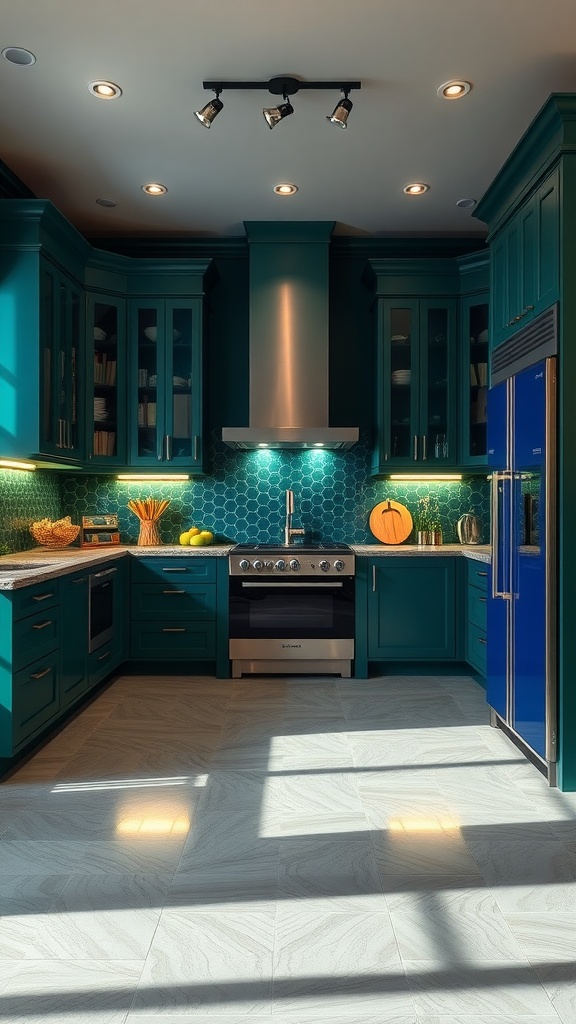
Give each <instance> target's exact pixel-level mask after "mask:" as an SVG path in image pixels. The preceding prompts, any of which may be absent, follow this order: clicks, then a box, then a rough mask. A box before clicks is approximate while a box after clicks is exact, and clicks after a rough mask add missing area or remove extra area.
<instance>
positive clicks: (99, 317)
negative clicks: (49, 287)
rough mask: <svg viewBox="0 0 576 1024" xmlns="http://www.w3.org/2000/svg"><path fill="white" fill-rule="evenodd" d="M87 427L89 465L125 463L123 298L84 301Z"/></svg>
mask: <svg viewBox="0 0 576 1024" xmlns="http://www.w3.org/2000/svg"><path fill="white" fill-rule="evenodd" d="M86 323H87V346H86V347H87V352H88V358H87V367H86V371H87V372H86V421H87V423H86V430H87V461H88V463H89V465H90V467H91V468H94V469H96V468H97V467H98V468H99V469H100V468H101V469H106V468H112V467H115V466H124V465H126V459H127V448H126V435H127V418H126V301H125V299H123V298H117V297H115V296H110V295H92V294H90V295H88V300H87V313H86Z"/></svg>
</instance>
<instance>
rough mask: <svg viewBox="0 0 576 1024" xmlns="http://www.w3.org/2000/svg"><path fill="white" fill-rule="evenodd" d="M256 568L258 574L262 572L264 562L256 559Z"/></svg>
mask: <svg viewBox="0 0 576 1024" xmlns="http://www.w3.org/2000/svg"><path fill="white" fill-rule="evenodd" d="M254 568H255V569H256V572H260V570H261V569H263V568H264V562H262V561H260V559H259V558H256V559H255V561H254Z"/></svg>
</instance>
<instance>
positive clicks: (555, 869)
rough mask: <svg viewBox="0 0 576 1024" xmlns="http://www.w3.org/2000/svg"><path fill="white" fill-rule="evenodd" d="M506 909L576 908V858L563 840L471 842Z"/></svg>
mask: <svg viewBox="0 0 576 1024" xmlns="http://www.w3.org/2000/svg"><path fill="white" fill-rule="evenodd" d="M470 850H471V853H472V856H473V857H474V860H475V861H476V863H477V864H478V867H479V868H480V870H481V871H482V874H483V875H484V877H485V879H486V881H487V883H488V885H489V886H490V887H491V888H492V889H493V890H494V895H495V896H496V899H497V900H498V904H499V906H500V908H501V909H502V910H503V911H504V913H524V912H528V913H529V912H531V911H534V912H541V913H546V912H547V911H552V910H553V911H560V912H564V913H569V912H572V913H573V912H574V911H575V910H576V858H574V857H572V856H571V855H570V854H569V853H568V851H567V850H566V849H565V848H564V846H563V845H562V843H559V842H542V841H533V842H524V841H520V840H519V841H516V842H507V843H505V842H502V843H501V842H470Z"/></svg>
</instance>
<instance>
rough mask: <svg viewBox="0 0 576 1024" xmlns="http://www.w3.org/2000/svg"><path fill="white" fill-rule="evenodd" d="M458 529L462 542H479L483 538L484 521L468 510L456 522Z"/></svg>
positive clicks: (459, 538)
mask: <svg viewBox="0 0 576 1024" xmlns="http://www.w3.org/2000/svg"><path fill="white" fill-rule="evenodd" d="M456 531H457V533H458V540H459V541H460V543H461V544H479V543H480V540H481V538H482V523H481V521H480V519H479V518H478V516H475V515H474V514H473V513H472V512H466V513H465V515H463V516H460V519H459V520H458V522H457V523H456Z"/></svg>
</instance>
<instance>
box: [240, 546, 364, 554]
mask: <svg viewBox="0 0 576 1024" xmlns="http://www.w3.org/2000/svg"><path fill="white" fill-rule="evenodd" d="M350 550H351V549H350V547H349V545H348V544H326V543H324V544H298V543H296V544H289V545H288V546H286V545H285V544H236V546H235V547H234V548H232V551H233V552H234V554H238V555H239V554H242V553H243V552H258V551H280V552H282V553H283V552H285V551H286V552H289V553H294V554H295V555H297V554H298V552H300V554H304V555H311V554H314V553H315V552H316V551H350Z"/></svg>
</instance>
